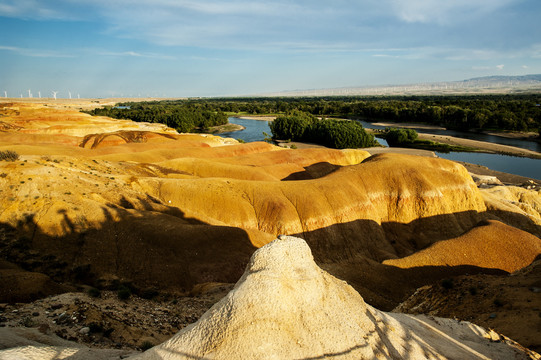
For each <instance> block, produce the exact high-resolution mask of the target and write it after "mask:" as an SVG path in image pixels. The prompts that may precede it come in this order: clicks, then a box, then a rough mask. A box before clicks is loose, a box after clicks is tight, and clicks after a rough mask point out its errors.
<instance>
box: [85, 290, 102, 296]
mask: <svg viewBox="0 0 541 360" xmlns="http://www.w3.org/2000/svg"><path fill="white" fill-rule="evenodd" d="M87 293H88V295H90V296H92V297H95V298H98V297H100V296H101V291H100V290H99V289H96V288H90V289H88V291H87Z"/></svg>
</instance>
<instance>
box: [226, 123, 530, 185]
mask: <svg viewBox="0 0 541 360" xmlns="http://www.w3.org/2000/svg"><path fill="white" fill-rule="evenodd" d="M229 122H230V123H232V124H238V125H242V126H244V127H245V128H246V129H245V130H241V131H232V132H229V133H223V134H220V136H223V137H229V138H234V139H240V140H244V141H245V142H252V141H263V140H264V138H265V136H264V135H263V132H266V133H267V134H270V133H271V131H270V128H269V122H268V121H263V120H251V119H239V118H235V117H230V118H229ZM361 123H362V124H363V126H364V127H366V128H372V129H381V128H384V127H382V126H375V125H372V124H370V123H367V122H365V121H361ZM416 131H418V132H425V133H429V134H439V135H450V136H457V137H466V136H462V134H463V133H461V132H456V131H452V130H426V129H416ZM464 134H468V135H469V136H471V137H468V138H471V139H474V140H481V141H489V142H495V143H499V144H504V145H512V146H517V147H522V148H525V149H530V150H534V151H540V152H541V149H536V148H535V147H534V148H531V147H530V146H533V144H535V145H537V146H539V144H538V143H536V142H534V141H524V140H517V139H507V138H501V137H499V136H490V135H483V134H469V133H464ZM483 139H484V140H483ZM377 140H378V141H379V142H380V143H381V144H382V145H385V146H387V143H386V141H385V140H382V139H377ZM490 140H498V141H490ZM507 141H509V142H507ZM524 143H533V144H524ZM519 145H522V146H519ZM436 155H438V156H439V157H441V158H444V159H449V160H454V161H463V162H467V163H470V164H478V165H483V166H486V167H488V168H489V169H492V170H497V171H502V172H506V173H510V174H516V175H521V176H526V177H530V178H534V179H538V180H541V160H539V159H530V158H523V157H516V156H507V155H499V154H485V153H468V152H451V153H448V154H446V153H439V152H436Z"/></svg>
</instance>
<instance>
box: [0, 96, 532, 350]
mask: <svg viewBox="0 0 541 360" xmlns="http://www.w3.org/2000/svg"><path fill="white" fill-rule="evenodd" d="M0 113H1V115H2V116H1V117H0V129H1V131H0V151H1V152H6V151H14V152H16V154H17V155H18V158H17V159H16V160H15V161H0V191H1V193H0V195H1V196H0V199H1V200H0V201H1V207H0V256H1V258H2V260H1V261H0V303H1V302H3V303H8V304H7V305H2V306H0V311H2V310H3V312H4V315H2V314H0V320H1V321H0V324H3V325H8V326H9V327H10V328H11V327H13V326H16V325H21V326H24V325H25V324H26V325H32V326H30V328H34V330H35V331H38V332H39V330H37V329H39V328H40V326H41V325H47V326H49V332H50V333H55V334H59V335H61V336H62V337H64V338H65V339H70V338H71V339H72V340H77V341H79V342H81V343H85V344H89V345H91V346H108V347H113V348H115V347H116V348H123V349H127V348H131V349H133V348H137V347H140V346H141V344H142V343H143V342H145V341H148V342H149V343H152V345H155V344H156V343H157V342H160V341H164V340H165V338H166V337H168V336H171V335H172V333H174V332H175V331H176V329H174V328H175V326H177V327H178V328H181V327H183V326H186V325H187V324H188V323H191V322H192V321H188V320H187V319H189V320H195V318H193V317H196V318H197V317H198V316H199V315H200V314H201V313H202V312H204V311H206V309H207V308H208V307H210V306H211V305H212V304H213V303H214V302H215V301H218V299H219V297H220V296H221V295H224V294H225V291H226V290H225V289H227V287H224V288H223V289H224V291H222V292H219V291H218V292H214V293H212V292H211V293H210V294H211V295H212V294H214V295H212V296H210V295H208V294H209V293H208V291H207V290H209V289H214V288H215V287H214V285H212V284H213V283H229V284H231V283H235V282H236V281H237V280H238V279H239V278H241V276H242V274H243V271H244V270H245V268H246V264H248V262H249V259H250V256H251V255H252V254H253V253H254V251H255V250H256V249H258V248H260V247H262V246H263V245H265V244H267V243H269V242H270V241H272V240H273V239H275V238H276V237H277V236H278V235H280V234H286V235H294V236H297V237H301V238H303V239H304V240H305V241H306V243H307V244H308V246H309V247H310V248H311V250H312V253H313V256H314V259H315V261H316V263H317V264H318V265H319V266H320V267H321V268H323V269H324V270H325V271H328V272H329V273H331V274H333V275H334V276H336V277H338V278H340V279H343V280H346V281H347V282H348V283H349V284H350V285H351V286H353V288H354V289H355V290H356V291H358V292H359V293H360V295H361V296H362V298H364V300H363V301H366V302H367V303H368V304H370V305H372V306H375V307H376V308H378V309H380V310H387V311H389V310H391V309H393V308H395V307H396V306H397V305H399V304H400V303H401V302H403V301H404V300H406V299H407V298H408V297H409V296H410V295H412V294H413V293H415V291H416V289H418V288H419V287H422V286H426V285H434V284H442V282H443V283H446V284H447V283H448V281H452V280H453V279H460V278H461V276H462V277H464V276H466V277H472V276H473V275H474V274H480V275H476V276H488V275H490V276H495V277H499V278H501V279H505V278H506V277H509V276H510V275H509V274H510V273H515V272H517V271H520V269H523V268H525V267H527V266H529V265H530V264H531V263H532V262H533V261H534V259H535V258H536V256H538V255H539V254H540V253H541V240H540V239H539V236H540V235H541V214H540V213H541V195H540V192H539V188H538V187H537V185H536V184H535V183H531V184H529V185H528V186H527V187H526V188H525V187H513V186H503V185H498V184H497V182H496V181H488V180H487V179H484V180H482V179H481V178H480V177H475V178H476V181H477V184H476V182H474V181H473V179H472V176H471V175H470V174H469V173H468V172H467V171H466V169H465V168H464V167H463V166H461V165H459V164H457V163H454V162H451V161H446V160H442V159H437V158H423V157H418V156H409V155H399V154H378V155H373V156H371V155H370V154H369V153H367V152H365V151H362V150H343V151H340V150H331V149H325V148H318V149H297V150H292V149H282V148H279V147H276V146H273V145H270V144H266V143H250V144H238V143H236V142H235V141H234V140H232V139H223V138H219V137H214V136H208V135H207V136H205V135H193V134H177V133H175V132H174V131H172V130H171V129H167V128H165V127H163V126H161V125H156V124H143V123H141V124H138V123H133V122H131V121H120V120H113V119H108V118H100V117H98V118H93V117H90V116H89V115H86V114H82V113H79V112H77V111H75V110H74V109H72V108H62V107H58V106H56V107H55V106H52V105H51V104H49V105H48V106H44V105H40V104H23V103H13V104H11V103H10V104H1V106H0ZM480 179H481V180H480ZM528 187H529V188H528ZM528 274H530V275H528ZM535 274H536V272H529V273H527V274H526V275H524V276H526V278H527V281H526V282H524V284H530V285H521V286H518V287H515V288H514V289H515V291H517V292H524V293H525V294H528V296H529V297H528V299H530V300H531V301H530V302H529V305H525V307H524V308H523V311H524V312H526V313H528V314H536V311H537V312H538V311H539V310H538V309H539V305H537V304H539V303H540V302H541V300H540V299H539V294H538V293H536V292H533V291H531V290H529V288H531V287H532V286H534V287H535V286H537V285H531V284H532V282H528V281H530V280H528V279H531V278H535V276H536V275H535ZM455 283H456V282H455ZM533 283H535V281H534V282H533ZM261 286H263V285H261ZM125 289H128V290H129V292H130V293H131V294H133V295H132V296H133V298H132V299H128V300H122V301H125V303H124V304H126V305H125V307H126V308H129V307H130V306H132V305H127V304H130V301H135V300H134V299H138V298H139V297H143V298H151V297H153V298H154V299H155V300H141V301H142V302H141V303H140V304H139V305H133V306H140V307H141V308H144V309H151V308H161V309H166V310H167V313H170V311H171V310H172V309H175V307H174V306H172V305H175V304H172V301H174V300H175V299H176V302H177V304H179V303H181V304H185V303H186V304H187V301H188V300H187V299H188V298H190V297H191V300H190V301H193V303H198V302H199V303H200V304H204V305H201V306H200V307H198V309H199V310H198V311H199V312H193V313H191V312H190V310H189V308H188V307H187V306H186V307H182V308H176V309H177V310H176V311H179V312H181V313H182V314H179V316H177V319H178V321H177V322H176V323H171V322H167V321H165V320H164V321H163V322H162V323H163V326H162V328H160V326H157V325H156V326H154V325H150V323H147V320H146V318H145V319H143V318H140V324H141V326H139V330H138V331H136V330H134V329H135V328H137V327H138V325H137V323H136V322H134V323H133V324H132V323H130V322H129V321H128V322H126V321H124V322H118V324H117V323H115V322H114V321H112V320H109V319H107V318H105V317H94V318H92V321H90V320H87V319H84V318H83V317H80V318H78V317H77V316H75V318H76V319H78V322H76V323H74V322H73V321H72V324H71V325H73V326H71V327H68V326H64V329H65V331H64V332H63V331H62V328H56V327H55V328H54V329H53V327H54V326H56V325H57V323H58V321H56V320H58V317H59V316H60V315H61V314H62V313H61V312H60V313H59V311H60V309H50V308H51V307H52V306H56V305H58V304H61V305H62V308H63V309H64V310H63V311H66V314H68V313H70V312H71V313H70V314H71V315H73V313H74V312H78V311H82V310H81V309H83V310H84V306H86V307H87V308H90V307H92V305H91V304H93V303H95V304H100V303H101V301H102V300H103V301H109V300H111V301H113V300H112V299H113V298H114V296H113V295H111V294H117V293H118V292H119V291H122V290H125ZM197 289H207V290H205V291H200V290H197ZM81 290H85V291H90V290H92V291H94V292H95V291H101V293H102V296H103V299H101V300H98V299H95V301H94V300H92V298H89V297H88V295H82V294H81V295H58V294H65V293H68V292H73V291H81ZM209 291H210V290H209ZM490 291H491V292H494V293H498V292H499V290H496V288H494V289H493V290H490ZM218 293H219V294H220V296H218V295H217V294H218ZM480 293H481V292H480V291H479V294H480ZM205 294H207V295H205ZM483 294H485V293H483ZM491 294H492V293H491ZM491 294H485V295H483V296H484V297H491V296H493V295H494V294H492V295H491ZM55 295H56V296H57V297H54V298H49V299H57V300H50V301H49V300H42V299H43V298H45V297H47V296H55ZM58 296H60V297H58ZM62 296H64V297H65V300H61V297H62ZM137 296H139V297H137ZM205 296H207V297H208V296H210V298H205ZM472 296H473V295H472ZM75 298H77V299H78V302H76V301H75ZM66 299H71V300H66ZM33 301H34V302H33ZM39 301H49V303H47V304H46V305H43V306H41V307H40V305H39V304H38V302H39ZM115 301H117V302H119V304H123V303H122V301H121V300H115ZM32 302H33V303H32ZM70 302H72V303H73V304H77V305H78V306H79V305H80V306H81V307H78V308H75V307H68V305H69V304H70ZM16 303H19V304H18V305H15V304H16ZM23 303H28V305H24V304H23ZM143 303H144V304H147V305H142V304H143ZM525 303H526V304H528V302H527V301H526V302H525ZM55 304H56V305H55ZM64 305H66V306H65V308H64ZM32 306H34V308H32ZM107 306H110V307H115V306H118V305H114V304H113V303H111V304H109V305H103V307H102V305H99V306H98V307H97V309H99V311H98V310H96V311H95V312H94V313H95V314H96V313H102V314H103V313H106V312H107V310H108V309H106V307H107ZM120 306H122V305H120ZM340 306H342V305H340ZM511 306H512V305H511ZM437 307H438V305H437V304H435V305H434V304H432V305H430V306H427V307H426V308H427V309H429V310H427V311H429V312H432V313H434V311H437V310H438V309H437ZM503 308H505V306H502V307H500V309H499V310H498V311H499V315H497V316H501V311H503V310H504V309H503ZM133 309H135V308H133ZM535 309H537V310H535ZM15 310H16V311H15ZM109 310H110V309H109ZM14 311H15V312H14ZM46 311H48V312H49V313H48V314H45V312H46ZM86 311H87V310H85V312H86ZM134 311H136V310H134ZM145 311H147V310H145ZM148 311H150V310H148ZM160 311H161V310H160ZM160 311H158V310H156V312H155V313H153V314H154V315H155V316H156V317H160V316H161V315H160ZM374 311H375V310H374ZM408 311H409V310H408ZM468 311H469V310H468V309H463V310H461V313H455V314H452V315H450V316H456V317H457V318H462V317H461V314H464V317H470V316H471V315H469V314H470V313H469V312H468ZM7 312H10V313H9V316H7V315H6V313H7ZM17 312H21V313H22V312H24V313H25V314H27V313H29V315H28V314H27V315H28V318H29V319H30V320H32V321H28V322H26V323H25V321H24V319H25V318H24V317H23V316H21V317H19V318H17V316H16V315H13V314H17ZM35 312H37V313H38V315H36V316H34V315H33V313H35ZM119 312H120V311H119ZM52 314H55V315H54V316H53V315H52ZM438 314H439V313H438ZM442 314H443V313H442ZM49 315H51V316H49ZM25 316H26V315H25ZM85 316H86V315H85ZM96 316H97V315H96ZM116 316H117V317H118V315H116ZM303 316H308V315H303ZM386 316H387V315H386ZM389 316H390V315H389ZM393 316H394V315H393ZM446 316H447V315H446ZM121 317H123V316H121ZM384 317H385V316H384ZM391 317H392V316H391ZM515 319H519V318H518V317H513V316H510V317H509V319H508V321H507V322H508V323H512V322H517V324H516V326H514V327H511V326H508V327H507V328H505V329H506V332H504V331H503V329H504V327H502V326H503V325H502V324H497V323H496V322H494V325H495V326H494V327H495V328H496V330H498V331H500V332H503V333H504V335H506V336H509V337H511V338H513V339H514V340H517V341H519V342H521V343H523V345H527V346H528V347H531V348H533V349H538V348H539V346H540V344H539V339H540V338H541V330H540V329H541V328H540V327H539V326H537V325H535V324H538V323H535V320H532V321H534V324H533V325H532V327H531V332H532V333H534V336H529V337H526V336H524V335H523V332H521V331H518V330H517V329H519V328H520V324H519V322H518V320H517V321H515ZM534 319H535V317H534ZM539 319H541V318H539ZM52 320H55V321H56V323H54V325H53V324H49V321H52ZM108 321H109V323H110V324H116V325H109V324H108V323H107V322H108ZM168 321H170V320H168ZM269 321H271V320H269ZM306 321H309V320H306ZM393 321H394V320H393ZM539 321H541V320H538V322H539ZM60 322H62V321H60ZM271 322H272V321H271ZM92 323H94V325H93V326H94V330H96V329H97V328H96V327H95V326H100V327H101V330H102V331H101V332H95V331H94V332H93V333H92V331H91V330H90V328H91V324H92ZM143 324H147V325H143ZM75 325H76V326H75ZM130 326H131V327H130ZM489 326H491V324H490V323H489ZM145 327H146V328H147V330H144V328H145ZM85 328H88V329H89V330H88V332H87V330H86V329H85ZM83 329H85V330H83ZM108 329H112V331H109V333H108V335H109V336H105V337H103V336H101V335H100V336H101V337H100V336H98V335H97V334H98V333H99V334H102V335H103V333H104V331H106V330H108ZM164 329H167V330H164ZM513 329H515V330H513ZM42 330H43V332H45V333H47V331H48V330H47V328H45V327H42ZM20 331H23V330H20ZM31 331H33V330H31ZM81 331H82V332H81ZM442 331H443V330H442ZM445 331H447V330H445ZM43 332H41V333H40V334H43ZM121 334H123V335H122V338H121V337H120V335H121ZM535 334H539V336H535ZM515 335H516V336H515ZM36 336H37V335H36ZM397 346H398V345H397ZM68 347H69V346H68ZM325 351H327V350H325ZM378 351H379V350H378ZM381 351H382V352H381V353H382V354H385V351H383V350H381ZM388 351H390V352H389V353H388V354H391V353H392V351H391V350H389V349H388ZM476 351H477V350H476ZM115 354H116V353H115ZM320 355H321V354H319V355H317V356H320ZM114 356H118V354H116V355H114ZM313 356H316V355H313ZM382 356H384V355H382ZM385 356H386V355H385Z"/></svg>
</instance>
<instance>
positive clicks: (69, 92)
mask: <svg viewBox="0 0 541 360" xmlns="http://www.w3.org/2000/svg"><path fill="white" fill-rule="evenodd" d="M68 94H69V95H70V100H71V91H68Z"/></svg>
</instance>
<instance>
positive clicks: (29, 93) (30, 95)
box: [28, 89, 32, 98]
mask: <svg viewBox="0 0 541 360" xmlns="http://www.w3.org/2000/svg"><path fill="white" fill-rule="evenodd" d="M31 97H32V92H31V91H30V89H28V98H31Z"/></svg>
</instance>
